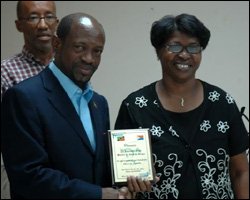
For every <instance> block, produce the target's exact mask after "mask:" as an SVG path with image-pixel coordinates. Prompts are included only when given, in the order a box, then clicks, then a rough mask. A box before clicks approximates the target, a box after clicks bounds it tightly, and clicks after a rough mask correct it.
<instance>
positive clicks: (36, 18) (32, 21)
mask: <svg viewBox="0 0 250 200" xmlns="http://www.w3.org/2000/svg"><path fill="white" fill-rule="evenodd" d="M41 19H44V21H45V22H46V23H47V24H53V23H55V22H56V20H57V17H56V16H50V15H49V16H45V17H39V16H29V17H26V18H25V17H23V18H20V20H26V21H27V22H28V23H30V24H38V23H39V22H40V21H41Z"/></svg>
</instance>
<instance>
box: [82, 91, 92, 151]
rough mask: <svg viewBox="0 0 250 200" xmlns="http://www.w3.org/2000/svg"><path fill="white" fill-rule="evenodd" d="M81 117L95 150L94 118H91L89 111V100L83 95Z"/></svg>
mask: <svg viewBox="0 0 250 200" xmlns="http://www.w3.org/2000/svg"><path fill="white" fill-rule="evenodd" d="M79 107H80V111H79V115H80V119H81V121H82V124H83V127H84V129H85V132H86V133H87V135H88V138H89V141H90V144H91V146H92V148H93V150H94V151H95V137H94V131H93V126H92V120H91V115H90V112H89V107H88V102H87V100H86V99H85V98H84V96H83V95H81V97H80V106H79Z"/></svg>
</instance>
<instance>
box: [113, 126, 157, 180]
mask: <svg viewBox="0 0 250 200" xmlns="http://www.w3.org/2000/svg"><path fill="white" fill-rule="evenodd" d="M108 136H109V150H110V161H111V170H112V181H113V184H115V185H121V184H124V183H126V182H127V177H128V176H137V177H141V178H142V179H147V180H149V181H153V180H154V173H153V162H152V150H151V137H150V133H149V129H125V130H109V131H108Z"/></svg>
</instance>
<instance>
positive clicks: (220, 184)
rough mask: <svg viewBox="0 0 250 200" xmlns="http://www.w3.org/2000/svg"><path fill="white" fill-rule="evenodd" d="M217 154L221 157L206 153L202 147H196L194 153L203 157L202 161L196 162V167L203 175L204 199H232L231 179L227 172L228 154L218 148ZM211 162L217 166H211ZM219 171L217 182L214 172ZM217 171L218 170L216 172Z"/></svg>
mask: <svg viewBox="0 0 250 200" xmlns="http://www.w3.org/2000/svg"><path fill="white" fill-rule="evenodd" d="M217 153H218V155H221V156H219V157H220V158H222V159H218V160H216V159H215V158H217V156H214V155H208V154H207V153H206V151H204V150H203V149H197V150H196V154H197V155H198V156H200V157H204V159H203V161H200V162H199V163H198V169H199V170H200V172H201V173H203V176H201V186H202V193H203V195H205V196H206V197H205V199H229V198H230V199H232V198H233V196H234V195H233V191H232V189H231V181H230V174H229V167H228V166H229V155H228V154H226V151H225V149H222V148H219V149H218V150H217ZM212 163H216V164H217V166H218V167H217V168H212V167H211V165H212ZM216 171H217V173H219V175H218V179H217V182H216V181H215V180H216V177H214V174H216ZM218 171H219V172H218Z"/></svg>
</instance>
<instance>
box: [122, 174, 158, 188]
mask: <svg viewBox="0 0 250 200" xmlns="http://www.w3.org/2000/svg"><path fill="white" fill-rule="evenodd" d="M159 180H160V179H159V177H155V180H154V183H157V182H158V181H159ZM127 184H128V189H129V191H130V192H151V188H152V183H151V182H150V181H149V180H147V179H142V178H140V177H135V176H129V177H128V178H127Z"/></svg>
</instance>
